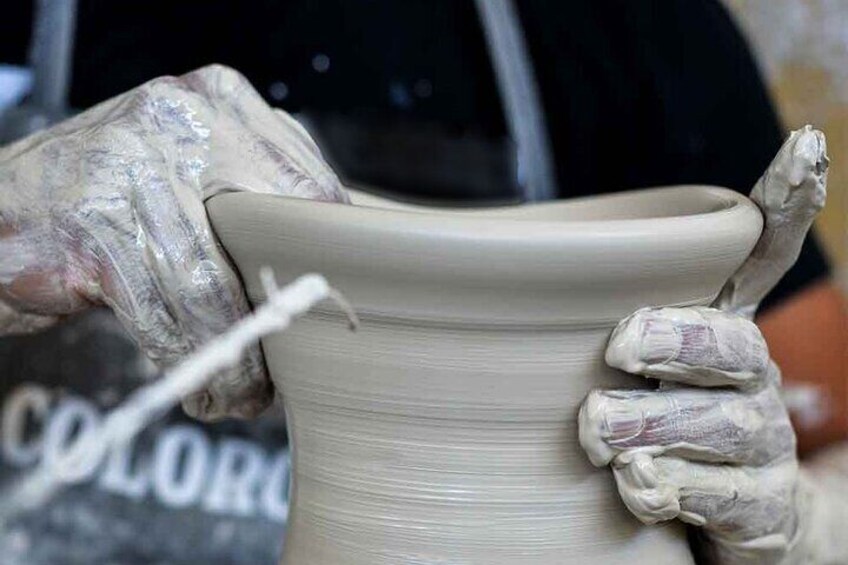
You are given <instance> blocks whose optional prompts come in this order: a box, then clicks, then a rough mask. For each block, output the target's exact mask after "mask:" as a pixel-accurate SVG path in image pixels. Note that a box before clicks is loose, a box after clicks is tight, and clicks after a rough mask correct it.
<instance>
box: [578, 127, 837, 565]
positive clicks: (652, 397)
mask: <svg viewBox="0 0 848 565" xmlns="http://www.w3.org/2000/svg"><path fill="white" fill-rule="evenodd" d="M827 164H828V160H827V156H826V147H825V139H824V136H823V135H822V134H821V133H820V132H818V131H815V130H812V129H811V128H810V127H809V126H807V127H806V128H804V129H802V130H799V131H796V132H793V133H792V134H791V135H790V137H789V138H788V140H787V141H786V143H785V144H784V145H783V147H782V148H781V150H780V152H779V153H778V155H777V156H776V157H775V159H774V161H773V162H772V164H771V165H770V167H769V168H768V170H767V171H766V173H765V174H764V175H763V177H762V178H761V179H760V180H759V182H758V183H757V185H756V186H755V187H754V189H753V191H752V193H751V198H752V200H753V201H754V202H756V203H757V204H758V205H759V206H760V208H761V210H762V212H763V215H764V219H765V222H764V230H763V234H762V236H761V238H760V240H759V241H758V243H757V245H756V246H755V248H754V250H753V252H752V254H751V256H750V257H749V259H748V260H747V261H746V262H745V263H744V264H743V266H742V267H741V268H740V269H739V270H738V271H737V272H736V274H734V276H733V277H732V278H731V280H730V281H729V282H728V283H727V285H726V286H725V288H724V289H723V290H722V292H721V294H720V295H719V297H718V298H717V300H716V302H715V303H714V304H713V307H712V308H707V307H687V308H646V309H643V310H639V311H637V312H636V313H635V314H633V315H632V316H630V317H628V318H627V319H625V320H624V321H622V322H621V323H620V324H619V325H618V327H617V328H616V329H615V331H614V332H613V334H612V337H611V338H610V342H609V345H608V348H607V351H606V361H607V363H608V364H609V365H610V366H612V367H614V368H616V369H620V370H622V371H626V372H628V373H633V374H637V375H642V376H645V377H649V378H654V379H658V380H659V381H660V387H659V388H658V389H657V390H655V391H628V390H596V391H593V392H592V393H590V394H589V396H588V398H587V399H586V401H585V402H584V404H583V406H582V407H581V410H580V416H579V420H580V422H579V424H580V442H581V445H582V446H583V448H584V449H585V450H586V452H587V454H588V455H589V458H590V460H591V461H592V463H593V464H595V465H597V466H602V465H611V466H612V469H613V474H614V477H615V480H616V483H617V485H618V490H619V493H620V495H621V497H622V499H623V500H624V503H625V504H626V506H627V507H628V508H629V509H630V511H631V512H633V514H635V515H636V517H637V518H639V519H640V520H641V521H643V522H645V523H647V524H653V523H656V522H661V521H664V520H670V519H673V518H678V519H680V520H682V521H684V522H686V523H688V524H692V525H695V526H700V527H701V528H702V529H701V530H700V532H699V537H700V539H701V541H702V542H703V543H702V544H701V547H700V548H699V549H700V550H701V552H702V553H703V554H704V555H705V557H706V558H707V560H709V561H711V562H716V563H734V564H737V563H797V562H808V561H809V560H810V559H813V557H814V554H815V551H816V549H815V548H814V547H811V545H812V544H811V543H810V540H811V539H812V538H811V536H810V535H809V533H810V528H809V525H810V522H811V520H812V518H811V514H810V513H811V508H812V504H811V501H812V489H811V488H810V485H809V484H808V483H807V482H805V481H804V479H803V477H802V476H801V475H800V473H799V466H798V460H797V456H796V453H795V435H794V432H793V430H792V425H791V423H790V421H789V416H788V414H787V410H786V408H785V406H784V404H783V401H782V399H781V393H780V389H779V387H780V371H779V369H778V367H777V366H776V365H775V364H774V362H772V361H771V359H770V358H769V353H768V348H767V346H766V343H765V340H764V339H763V337H762V335H761V334H760V331H759V330H758V329H757V326H756V325H754V323H753V322H752V321H751V319H752V318H753V315H754V312H755V311H756V307H757V304H759V302H760V301H761V299H762V298H763V297H764V296H765V294H766V293H767V292H768V291H769V290H770V289H771V288H772V287H773V286H774V284H776V283H777V281H778V280H779V279H780V278H781V277H782V276H783V274H784V273H785V272H786V270H787V269H789V267H791V266H792V264H793V263H794V262H795V261H796V260H797V258H798V254H799V252H800V248H801V244H802V242H803V239H804V237H805V236H806V234H807V231H808V230H809V228H810V225H811V224H812V222H813V219H814V218H815V216H816V214H817V213H818V211H819V210H821V208H822V207H823V205H824V201H825V193H826V190H825V187H826V178H827V174H826V171H827ZM813 561H814V562H815V559H813Z"/></svg>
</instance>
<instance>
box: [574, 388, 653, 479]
mask: <svg viewBox="0 0 848 565" xmlns="http://www.w3.org/2000/svg"><path fill="white" fill-rule="evenodd" d="M633 394H637V393H633ZM635 402H637V400H636V399H635V398H634V399H629V398H627V399H622V398H619V397H618V396H617V395H616V393H607V392H605V391H598V390H596V391H592V392H591V393H589V396H588V397H587V398H586V400H585V402H584V403H583V405H582V406H581V407H580V414H579V434H580V445H581V446H582V447H583V449H584V451H586V453H587V455H588V456H589V460H590V461H591V462H592V463H593V464H594V465H596V466H599V467H600V466H602V465H607V464H609V462H610V461H612V459H613V458H614V457H615V456H616V455H617V454H618V452H619V451H620V449H619V447H625V445H624V444H626V443H627V441H628V440H630V439H634V438H637V437H638V436H639V434H640V433H641V431H642V430H643V429H644V427H645V420H644V414H643V413H642V411H641V410H639V409H638V408H634V406H633V404H634V403H635ZM616 444H620V445H616Z"/></svg>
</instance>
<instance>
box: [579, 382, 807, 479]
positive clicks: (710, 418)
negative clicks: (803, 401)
mask: <svg viewBox="0 0 848 565" xmlns="http://www.w3.org/2000/svg"><path fill="white" fill-rule="evenodd" d="M578 420H579V436H580V444H581V446H582V447H583V449H584V451H586V453H587V455H588V456H589V459H590V460H591V462H592V463H593V464H595V465H597V466H603V465H607V464H609V463H610V462H614V461H615V460H617V458H618V457H620V456H625V457H626V456H627V454H628V453H629V452H632V451H633V450H647V451H649V452H650V453H652V454H655V455H658V454H663V453H664V454H669V455H676V456H679V457H683V458H687V459H690V460H693V461H708V462H726V463H734V464H748V465H763V464H766V463H769V462H771V461H774V460H778V459H781V458H783V457H786V456H787V455H790V454H792V453H794V451H795V434H794V432H793V430H792V425H791V423H790V421H789V416H788V414H787V412H786V409H785V407H784V406H783V404H782V402H781V399H780V396H779V393H778V390H777V389H776V388H775V387H765V388H763V389H761V390H759V391H757V392H755V393H742V392H739V391H735V390H731V389H727V390H707V389H699V388H694V387H680V388H672V389H667V390H657V391H642V390H595V391H592V392H591V393H589V396H588V397H587V398H586V400H585V401H584V403H583V405H582V406H581V408H580V414H579V418H578Z"/></svg>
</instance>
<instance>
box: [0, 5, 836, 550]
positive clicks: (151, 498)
mask: <svg viewBox="0 0 848 565" xmlns="http://www.w3.org/2000/svg"><path fill="white" fill-rule="evenodd" d="M485 2H486V0H481V1H480V2H477V3H476V5H475V3H474V2H471V1H467V2H454V1H441V2H433V1H431V0H404V1H403V2H399V1H398V2H386V1H371V0H368V1H366V0H323V1H320V2H291V1H282V0H279V1H275V0H251V1H242V2H210V1H208V0H204V1H196V0H183V1H180V2H167V3H166V2H154V1H149V2H112V1H98V0H39V1H37V2H36V1H31V0H13V1H12V2H6V3H4V5H3V6H2V7H0V144H2V143H11V142H13V141H14V140H16V139H19V138H21V137H23V136H25V135H28V134H30V133H32V132H35V131H38V130H40V129H42V128H45V127H47V126H49V125H50V124H53V123H56V122H57V121H60V120H62V119H65V118H67V117H69V116H72V115H74V114H75V113H77V112H79V111H83V110H85V109H86V108H89V107H91V106H92V105H94V104H97V103H98V102H101V101H103V100H105V99H107V98H109V97H111V96H114V95H117V94H119V93H122V92H125V91H127V90H129V89H131V88H133V87H135V86H138V85H139V84H141V83H143V82H144V81H147V80H149V79H152V78H154V77H157V76H161V75H177V74H182V73H185V72H187V71H190V70H192V69H194V68H197V67H200V66H202V65H205V64H209V63H213V62H219V63H225V64H228V65H230V66H232V67H234V68H236V69H238V70H239V71H241V72H242V73H244V74H245V75H246V76H247V78H248V79H250V81H251V82H252V83H253V84H254V86H255V87H256V88H257V90H258V91H259V92H260V93H261V94H262V95H263V96H264V97H265V99H266V100H267V101H268V102H269V103H270V104H272V105H275V106H279V107H282V108H284V109H286V110H288V111H290V112H292V113H294V114H295V115H296V116H297V117H298V119H299V120H301V121H302V122H303V123H304V124H305V125H306V126H307V127H308V129H309V130H310V131H311V132H312V133H313V134H314V135H315V137H316V139H317V140H318V142H319V145H320V146H321V148H322V151H324V152H325V154H326V156H327V158H328V160H329V161H330V162H331V163H332V164H333V165H334V167H335V168H336V169H337V170H338V172H339V173H340V176H342V177H343V179H344V180H345V181H347V182H349V183H352V184H356V185H360V186H365V187H371V188H372V189H377V190H379V191H384V192H391V193H393V194H394V195H400V196H402V197H404V198H408V199H427V200H430V201H445V200H453V201H463V202H465V201H469V200H471V201H475V202H481V203H494V202H518V201H522V200H533V199H539V198H536V196H534V195H533V194H529V195H528V192H527V188H528V186H530V185H533V182H531V181H532V180H533V179H530V180H529V181H528V174H530V173H528V170H530V169H532V167H529V165H528V163H525V162H523V161H522V159H523V158H524V157H526V155H524V157H523V156H522V154H521V152H520V151H517V149H516V145H520V144H521V143H520V142H521V139H522V135H524V133H522V132H523V130H522V127H521V126H522V123H518V124H517V125H516V123H515V120H514V119H512V118H511V117H510V111H509V108H506V109H504V108H503V107H502V105H501V103H500V101H499V97H498V93H500V94H501V97H503V93H504V81H503V72H502V71H503V69H502V68H501V67H499V64H498V63H497V61H498V59H497V56H493V54H492V52H490V51H489V50H488V49H487V45H489V49H490V48H491V36H492V34H493V33H494V34H497V33H499V31H498V29H499V28H498V26H497V25H495V26H494V27H492V26H491V25H490V26H489V27H488V28H487V27H485V26H483V25H481V17H480V14H479V13H478V12H480V11H485V7H486V4H485ZM721 2H722V3H723V4H720V3H719V0H715V1H709V0H698V1H697V2H695V1H692V2H687V1H674V2H671V1H667V2H663V1H657V2H654V1H648V0H643V1H634V0H623V1H615V0H609V1H607V2H597V1H588V0H587V1H585V2H567V1H553V0H552V1H550V2H545V1H542V0H527V1H522V2H518V6H519V8H520V12H521V14H520V15H521V20H522V23H523V24H524V27H525V34H526V36H527V41H528V43H529V51H530V52H531V53H532V54H534V56H535V58H536V59H537V61H536V65H535V66H536V73H537V75H538V79H539V83H540V84H541V85H542V87H543V92H542V94H541V98H542V101H543V102H544V104H545V105H546V106H547V107H548V108H549V109H550V108H555V109H557V112H556V113H554V114H553V115H551V116H548V121H547V124H546V125H547V129H548V132H549V133H550V137H551V140H552V141H553V145H554V146H555V148H556V149H557V151H558V153H557V154H556V156H555V157H556V158H555V159H554V169H555V171H554V172H555V173H556V174H557V175H558V176H559V179H560V190H559V191H558V192H557V191H556V190H554V191H553V193H550V191H549V193H548V194H547V197H569V196H582V195H586V194H594V193H596V192H597V191H599V190H601V191H613V190H621V189H625V188H638V187H642V186H654V185H656V184H662V183H666V184H667V183H669V182H712V183H715V184H722V185H725V186H729V187H731V188H734V189H736V190H740V191H747V190H749V189H750V187H751V186H752V185H753V182H754V181H755V180H756V178H757V177H758V176H759V174H760V173H761V172H762V171H763V170H764V167H765V165H766V164H767V163H768V161H769V160H770V158H771V156H772V155H773V154H774V151H775V150H776V146H775V143H774V139H778V140H779V138H780V137H781V136H782V135H784V134H785V133H787V132H788V130H789V129H797V128H799V127H801V126H802V125H804V124H807V123H812V124H813V125H814V126H815V127H817V128H819V129H822V130H823V131H824V132H825V133H826V134H827V138H828V152H829V155H830V157H831V161H832V167H831V169H830V180H829V196H828V198H829V200H828V206H827V209H826V210H825V212H824V213H823V214H822V216H821V218H820V219H819V220H818V223H817V225H816V230H817V234H818V241H819V243H820V247H821V252H822V253H824V255H826V256H827V257H828V258H829V260H830V266H831V272H832V273H833V275H834V276H835V278H836V279H837V281H840V282H841V284H842V285H843V288H844V289H848V193H846V191H848V188H846V186H848V165H846V163H848V2H846V1H844V0H721ZM498 4H499V5H500V4H501V3H498ZM491 5H493V4H490V6H491ZM475 6H476V9H475ZM722 6H723V8H722ZM725 9H726V10H727V12H725V11H724V10H725ZM330 15H332V17H330ZM490 15H492V14H490ZM497 15H498V14H494V15H492V18H493V20H492V21H494V22H495V23H496V24H497V22H498V21H499V20H498V19H497ZM548 15H549V16H550V17H549V18H548ZM725 18H730V19H732V21H733V22H735V24H734V25H736V26H738V28H739V30H741V34H742V35H741V37H742V38H743V39H742V44H739V41H738V39H737V35H736V32H735V31H734V30H733V29H732V30H731V32H727V31H726V30H725V32H723V33H721V32H719V31H720V30H723V29H725V27H723V26H728V25H729V26H730V27H731V28H732V25H730V24H727V22H726V21H725ZM546 19H548V20H549V22H546V21H545V20H546ZM507 20H508V18H507ZM500 21H501V23H503V20H500ZM420 22H424V23H425V24H426V25H422V24H421V23H420ZM550 22H552V24H551V25H547V24H548V23H550ZM707 22H709V23H710V25H713V24H715V26H717V27H715V26H714V27H710V28H709V29H707V28H706V27H705V25H706V23H707ZM716 22H718V23H717V24H716ZM734 29H735V28H734ZM716 30H719V31H716ZM500 31H501V32H502V31H503V28H500ZM701 32H703V33H702V36H703V37H701V36H699V35H698V34H699V33H701ZM506 33H507V34H508V33H509V29H508V26H507V29H506ZM599 37H600V38H601V39H602V40H597V38H599ZM690 37H691V38H695V39H692V41H691V42H690V44H691V49H688V50H682V51H681V52H680V53H679V57H677V58H676V59H674V60H673V61H672V64H671V66H672V70H673V71H674V72H677V73H678V75H680V76H679V77H677V78H680V77H683V78H682V79H681V82H680V83H675V82H673V81H669V82H668V83H664V82H663V80H662V76H663V75H662V73H660V72H657V73H656V74H657V76H659V77H660V78H658V79H657V77H656V76H652V77H651V78H653V79H656V80H655V81H653V82H651V81H650V80H645V79H644V77H643V74H646V69H647V74H650V72H652V71H653V70H655V69H652V68H651V65H652V64H654V63H655V62H656V61H661V60H663V59H662V57H657V56H655V55H656V53H655V51H656V52H658V51H660V50H662V49H665V50H674V49H675V48H676V46H677V45H678V44H683V45H686V44H687V38H690ZM696 39H697V40H698V41H700V43H698V41H696ZM596 40H597V41H596ZM487 41H489V43H488V44H487ZM745 44H747V46H748V47H750V52H751V53H753V56H754V62H753V66H752V65H751V62H750V61H749V60H748V51H747V50H746V49H745ZM513 46H514V43H513ZM586 46H588V47H586ZM584 47H586V48H585V49H584ZM734 49H736V50H738V51H739V53H741V54H736V55H732V56H730V58H729V59H728V60H729V66H728V68H726V69H720V68H718V67H720V65H713V64H712V62H713V61H714V60H716V59H717V57H718V55H716V54H717V53H721V54H722V56H724V55H726V54H727V53H728V52H730V51H733V50H734ZM456 54H461V57H459V56H455V55H456ZM510 54H512V55H514V51H510V52H508V53H507V58H509V55H510ZM540 54H542V55H540ZM493 57H494V58H493ZM517 59H519V61H518V67H520V66H521V61H520V59H521V57H517ZM493 60H494V61H495V62H494V63H493V62H492V61H493ZM757 69H758V70H759V73H758V72H757ZM666 70H667V69H666ZM760 74H761V75H762V78H763V80H764V81H765V87H766V90H767V92H768V94H769V95H770V98H771V102H773V107H772V104H771V103H770V102H769V100H767V99H759V98H762V97H758V96H759V95H758V94H757V91H758V89H762V84H761V83H760V76H759V75H760ZM699 78H700V79H702V80H704V81H705V82H707V83H709V82H710V81H712V84H711V87H714V89H715V91H716V93H717V94H716V96H717V97H718V102H715V100H713V101H712V102H710V101H706V102H705V99H706V98H709V96H704V97H703V99H702V97H700V96H699V92H698V83H697V80H698V79H699ZM598 84H601V86H600V87H599V86H598ZM681 84H683V85H685V86H687V88H690V90H680V87H681ZM748 91H750V92H752V93H753V94H752V95H751V96H752V97H753V98H754V99H756V100H755V103H754V104H753V105H751V106H750V107H749V106H738V105H737V104H736V100H737V99H738V100H743V101H744V100H747V98H746V96H745V94H746V92H748ZM679 92H684V94H685V95H683V96H677V97H675V95H676V94H679ZM710 104H712V106H710ZM507 106H508V104H507ZM702 107H703V108H706V109H707V110H709V111H713V112H714V111H715V110H716V108H717V109H718V112H717V113H715V114H713V115H711V116H709V117H708V119H704V118H703V115H701V116H700V117H699V119H700V121H701V122H705V123H706V126H704V127H705V128H712V129H711V130H710V131H704V132H700V133H702V134H703V135H699V134H698V132H696V133H695V134H691V135H690V133H687V132H686V130H685V128H683V129H680V130H679V131H678V130H677V129H674V128H675V127H678V126H680V125H681V124H683V125H684V126H685V125H686V122H687V120H690V118H691V115H690V114H691V112H690V110H691V109H692V108H695V109H696V110H698V109H702ZM634 108H636V109H638V110H640V111H641V109H644V108H648V109H649V110H650V112H649V111H646V112H645V113H644V115H643V114H640V113H639V112H634ZM773 109H774V110H776V112H777V114H778V116H779V122H780V124H779V127H780V128H782V130H783V131H780V132H775V133H776V136H772V137H773V138H774V139H772V138H769V141H767V142H763V143H761V140H760V138H758V137H757V136H756V135H757V134H756V132H754V133H751V132H752V131H753V129H754V128H750V127H749V126H750V124H752V123H755V122H756V121H757V120H758V119H760V118H763V117H764V119H765V121H766V122H769V120H771V117H770V116H771V112H772V110H773ZM651 112H655V113H651ZM634 114H635V115H634ZM695 114H697V111H696V112H695ZM696 117H698V116H696ZM660 119H667V120H668V124H670V125H669V126H668V129H663V127H665V125H666V124H660V126H657V123H658V121H659V120H660ZM526 121H529V122H532V121H533V120H532V119H529V120H526ZM772 121H773V120H772ZM625 123H626V125H627V127H624V124H625ZM699 125H702V124H699ZM737 126H738V128H737ZM766 129H768V128H766ZM622 132H623V133H622ZM633 132H635V133H633ZM681 132H682V133H681ZM525 133H526V132H525ZM612 133H616V135H612ZM531 134H532V132H531ZM530 137H531V138H532V135H530ZM709 140H712V141H716V140H718V141H717V143H718V147H719V148H724V151H723V152H721V154H717V153H716V152H714V151H713V152H712V153H711V151H712V149H714V147H713V146H710V145H709V143H711V141H709ZM531 141H532V139H531ZM590 145H591V147H590ZM752 146H753V147H754V149H753V153H754V154H755V155H756V160H755V161H752V162H751V163H750V166H748V167H746V163H738V162H736V161H741V160H744V159H742V158H737V154H736V152H737V151H742V150H746V151H747V150H749V149H750V148H751V147H752ZM563 147H564V148H565V149H562V148H563ZM542 149H544V147H542ZM540 151H541V150H540ZM749 152H750V151H749ZM530 157H531V160H532V157H533V155H531V156H530ZM530 164H532V163H530ZM565 179H567V181H566V180H565ZM668 179H671V180H668ZM540 182H541V183H542V184H544V179H543V180H542V181H540ZM814 247H815V246H814ZM811 253H812V256H813V257H817V256H818V253H819V247H815V249H813V250H812V252H811ZM807 256H810V254H807ZM812 276H813V275H812V274H810V277H812ZM799 284H800V283H799ZM156 374H157V372H156V369H155V368H154V367H153V366H152V365H151V364H150V363H149V362H148V361H147V360H146V359H144V358H143V356H142V355H140V354H139V352H138V351H137V350H136V349H135V347H134V345H133V344H132V342H131V341H130V340H129V339H128V338H127V337H126V336H125V335H124V333H123V331H122V330H121V328H120V326H119V325H118V324H117V322H116V320H115V319H114V317H113V316H112V315H111V314H109V313H108V312H105V311H99V312H93V313H90V314H87V315H85V316H82V317H79V318H76V319H73V320H68V321H67V322H65V323H63V324H62V325H60V326H59V327H56V328H53V329H52V330H50V331H49V332H48V333H46V334H42V335H38V336H24V337H16V338H7V339H3V340H0V399H2V403H3V404H2V406H3V407H2V426H3V428H2V445H0V455H2V459H0V482H2V483H4V484H9V483H10V482H11V481H12V480H14V478H15V477H17V476H20V474H21V473H25V472H27V471H28V470H30V469H32V468H33V466H34V465H36V464H37V463H38V462H39V461H40V460H41V459H42V458H46V457H50V456H53V455H55V453H54V451H55V450H56V449H58V448H60V447H61V446H62V445H65V444H67V443H69V442H70V441H72V440H73V438H74V437H76V435H77V434H79V433H80V429H84V428H85V426H86V425H91V424H92V422H96V421H97V420H98V418H100V417H101V416H102V413H103V411H105V410H107V409H108V408H110V407H112V406H114V405H115V404H116V403H117V402H119V401H120V400H121V399H122V398H124V397H125V396H126V394H127V392H128V391H130V390H132V389H133V388H135V387H137V386H138V385H139V384H141V383H144V382H146V381H147V380H149V379H151V378H153V377H155V376H156ZM51 450H54V451H51ZM51 453H52V454H53V455H51ZM288 472H289V453H288V448H287V439H286V432H285V427H284V421H283V417H282V414H281V410H280V407H279V406H277V407H275V409H274V410H273V411H272V412H271V413H270V414H268V415H267V416H266V417H265V418H263V419H262V420H261V421H260V422H259V423H250V424H245V423H241V422H228V423H222V424H214V425H201V424H199V423H197V422H192V421H189V420H188V419H187V418H185V417H184V416H183V415H182V414H181V412H180V411H174V412H173V413H171V414H169V415H168V417H167V418H166V419H164V420H163V421H162V422H161V423H160V424H159V425H158V426H155V427H154V428H152V429H149V430H147V431H146V432H145V433H144V434H143V436H142V437H141V438H140V439H139V440H138V441H137V442H135V443H134V444H133V445H131V446H129V447H128V448H127V449H126V450H125V451H124V452H123V453H121V454H118V455H117V456H116V457H114V458H112V459H111V460H110V461H109V462H108V463H107V465H105V466H104V467H103V468H101V469H98V470H96V472H93V473H92V474H91V475H90V476H87V477H82V478H81V479H80V481H79V482H78V484H77V485H76V486H74V487H73V488H71V489H68V490H67V491H65V492H64V493H63V494H62V495H61V496H60V497H59V498H58V499H57V500H56V501H55V502H54V504H52V505H51V508H50V511H45V512H39V513H33V514H32V515H29V516H25V517H23V518H21V519H20V520H19V521H18V522H16V523H15V524H13V525H12V526H11V527H9V528H6V529H5V530H4V531H2V532H0V555H2V556H3V557H2V559H0V560H1V561H3V563H27V564H33V565H41V564H44V565H46V564H48V563H49V564H55V563H86V564H90V563H116V564H117V563H122V564H130V565H132V564H141V563H161V564H165V563H168V564H175V563H185V564H189V563H198V562H203V563H211V564H214V563H221V564H223V563H237V564H238V563H244V564H251V565H262V564H271V563H274V562H276V556H277V555H278V552H279V549H280V544H281V543H282V534H281V532H282V530H283V528H284V524H285V520H286V512H287V510H286V503H287V485H288Z"/></svg>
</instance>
